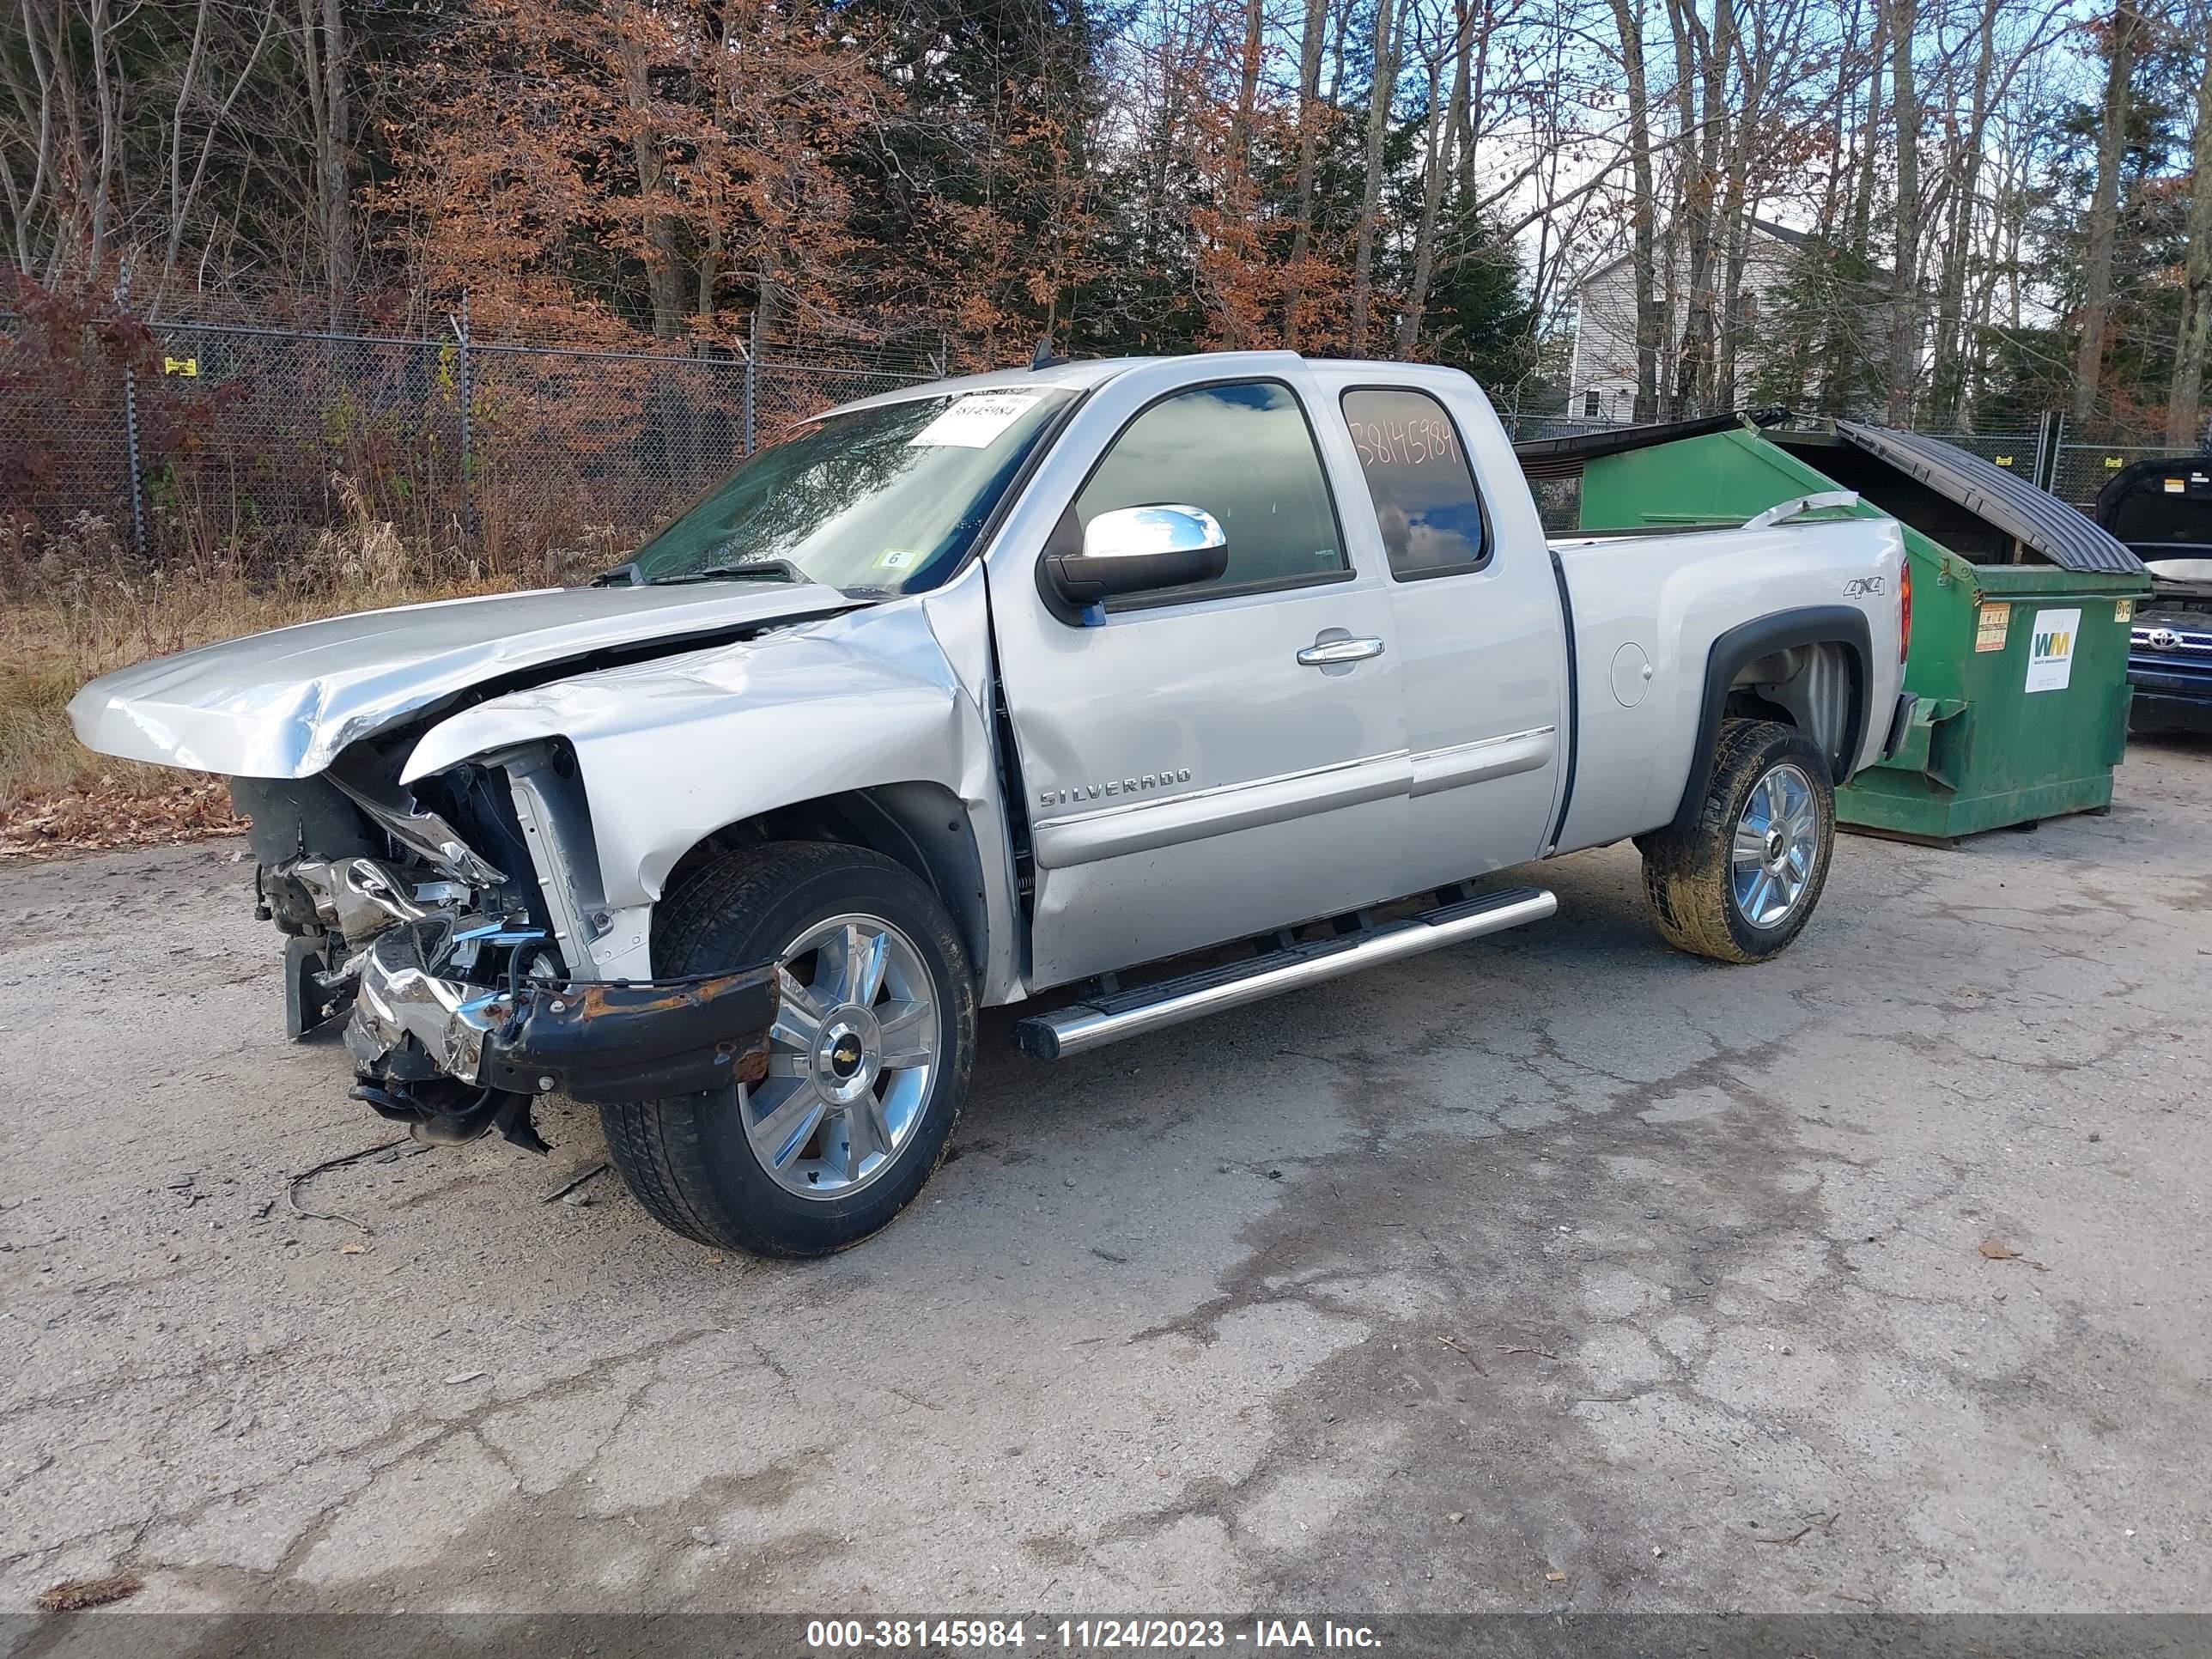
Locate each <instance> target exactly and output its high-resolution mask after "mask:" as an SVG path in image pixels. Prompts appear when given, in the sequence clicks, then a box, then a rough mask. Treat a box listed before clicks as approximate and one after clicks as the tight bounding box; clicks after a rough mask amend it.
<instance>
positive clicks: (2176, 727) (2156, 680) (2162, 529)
mask: <svg viewBox="0 0 2212 1659" xmlns="http://www.w3.org/2000/svg"><path fill="white" fill-rule="evenodd" d="M2097 522H2098V523H2099V524H2100V525H2102V526H2104V527H2105V528H2106V529H2107V530H2109V531H2110V532H2112V534H2113V535H2114V536H2117V537H2118V538H2119V539H2120V540H2122V541H2124V542H2125V543H2126V544H2128V546H2129V547H2130V549H2132V550H2134V552H2135V555H2136V557H2137V558H2139V559H2141V560H2142V562H2143V563H2144V565H2145V566H2146V567H2147V568H2148V569H2149V571H2150V575H2151V583H2152V586H2151V596H2150V599H2148V601H2147V602H2146V603H2145V605H2143V608H2142V610H2140V611H2137V612H2136V617H2135V624H2134V626H2135V633H2134V637H2133V640H2132V641H2131V643H2130V647H2129V650H2128V684H2130V685H2131V686H2133V687H2134V688H2135V702H2134V708H2133V711H2132V713H2131V714H2130V716H2129V720H2128V724H2129V726H2130V729H2132V730H2134V731H2136V732H2168V731H2185V732H2212V453H2207V454H2201V455H2183V456H2172V457H2168V458H2167V459H2163V460H2153V461H2138V462H2136V464H2135V465H2133V466H2130V467H2129V468H2127V469H2126V470H2124V471H2122V472H2120V473H2119V474H2118V476H2116V477H2114V478H2113V479H2112V482H2111V483H2108V484H2106V486H2105V487H2104V489H2102V490H2100V491H2099V492H2098V495H2097Z"/></svg>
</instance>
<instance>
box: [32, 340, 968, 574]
mask: <svg viewBox="0 0 2212 1659" xmlns="http://www.w3.org/2000/svg"><path fill="white" fill-rule="evenodd" d="M102 332H103V337H100V338H98V339H89V340H88V341H87V342H86V343H83V345H82V349H79V348H78V347H77V346H76V345H75V344H74V343H71V344H70V345H69V346H68V348H67V349H61V350H57V349H54V343H53V342H51V341H42V342H39V343H38V344H39V345H40V346H42V347H43V348H44V349H41V350H32V349H28V348H29V346H30V344H31V343H30V342H28V341H27V340H25V339H23V338H22V337H21V334H20V333H19V331H16V330H14V329H11V328H10V327H9V320H8V319H0V517H4V518H5V520H8V521H9V522H10V523H12V524H13V526H15V531H14V533H15V536H16V538H17V539H18V540H19V541H20V540H21V538H22V535H23V533H24V532H25V530H26V529H27V527H29V526H33V525H35V526H37V527H38V529H39V530H40V531H42V532H45V533H46V535H48V536H49V537H52V536H57V535H73V536H75V537H76V538H79V539H84V538H95V539H101V540H105V541H107V542H111V543H112V544H114V545H116V546H118V547H120V548H129V549H132V550H135V551H136V552H137V553H138V554H139V555H141V556H144V557H146V558H148V559H149V560H153V561H155V562H173V561H176V560H180V559H196V560H198V561H201V562H215V561H220V562H225V563H228V564H234V565H244V566H246V567H248V568H289V567H291V566H294V565H296V564H297V563H298V562H301V561H302V560H312V559H314V558H316V557H318V556H323V555H326V554H327V555H329V556H337V557H341V558H352V559H362V558H373V557H375V556H378V550H380V549H381V550H385V551H386V553H387V554H390V555H392V556H397V555H398V553H399V552H400V551H401V550H406V549H413V550H417V551H418V552H419V551H420V550H437V551H440V552H449V553H451V554H452V555H453V556H455V557H457V558H458V559H459V560H460V561H463V562H465V563H466V564H467V565H468V566H469V567H470V568H472V569H474V570H476V571H477V572H480V573H481V574H487V575H493V576H524V577H526V576H531V575H533V574H544V575H548V576H554V577H558V576H560V575H562V574H573V571H572V570H571V569H570V567H572V566H574V565H577V564H579V563H588V562H591V561H592V560H599V561H601V562H604V560H605V555H607V554H608V553H610V552H617V551H618V550H625V549H627V548H628V547H629V546H632V545H635V543H636V542H637V541H638V540H639V539H640V538H642V537H643V536H644V535H646V534H647V533H648V532H651V531H652V530H653V529H654V528H656V527H658V526H660V525H662V524H665V523H666V522H667V521H668V520H669V519H671V517H673V516H674V515H675V513H678V511H680V510H681V509H682V508H683V507H684V506H685V505H686V504H687V503H688V502H689V501H690V500H691V499H692V498H693V497H694V496H696V495H698V494H699V493H700V492H701V491H702V490H704V489H707V488H708V487H709V486H710V485H712V484H713V483H715V482H717V481H718V480H719V479H720V478H721V477H723V476H724V475H726V473H727V472H728V471H729V470H730V469H731V467H732V465H735V463H736V462H737V461H738V460H739V459H742V458H743V457H744V456H745V455H747V454H749V453H751V452H752V451H753V450H754V449H755V448H757V447H761V446H763V445H765V444H769V443H772V442H774V441H775V440H776V438H777V437H778V436H779V435H780V434H781V432H782V431H783V430H784V429H786V428H788V427H789V425H790V424H791V423H792V422H794V421H797V420H799V419H802V418H804V417H805V416H809V415H812V414H815V413H817V412H819V411H820V410H823V409H825V408H828V407H829V406H831V405H833V404H839V403H843V402H847V401H848V400H850V399H852V398H861V397H866V396H868V395H870V394H872V393H874V392H884V391H889V390H891V389H894V388H896V387H897V386H905V385H910V384H913V383H914V382H915V381H918V380H925V379H927V378H929V377H930V376H931V374H933V373H934V372H935V370H934V368H933V366H931V365H928V364H926V363H921V362H884V361H875V362H870V361H867V360H866V359H865V358H862V357H860V356H858V355H857V354H854V353H851V352H849V351H842V350H837V349H824V350H818V351H807V350H805V349H802V348H790V349H782V350H776V349H769V350H763V351H760V352H758V353H757V354H754V355H753V356H750V357H748V356H744V355H741V354H738V353H735V352H731V353H727V354H726V355H719V356H676V355H664V354H648V353H638V352H621V351H599V350H581V349H564V348H557V347H550V346H534V345H509V344H500V343H485V342H483V341H473V340H471V339H469V338H468V337H466V336H465V335H464V334H461V333H459V332H458V331H457V332H456V333H455V334H453V336H451V337H447V338H442V339H430V340H422V339H403V338H389V337H375V336H369V335H355V334H318V333H302V332H297V331H284V330H276V329H263V328H249V327H240V326H235V325H199V324H174V325H161V326H159V327H155V328H151V329H144V328H139V327H138V326H137V325H129V331H128V332H125V331H122V330H109V331H102ZM11 335H12V336H15V338H13V339H11V338H10V336H11ZM19 346H20V347H22V348H24V356H25V358H35V359H36V360H37V361H35V362H23V361H13V362H11V358H13V357H14V356H15V351H16V350H17V349H18V348H19ZM371 574H374V573H371Z"/></svg>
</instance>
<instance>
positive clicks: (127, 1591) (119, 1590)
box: [39, 1572, 145, 1613]
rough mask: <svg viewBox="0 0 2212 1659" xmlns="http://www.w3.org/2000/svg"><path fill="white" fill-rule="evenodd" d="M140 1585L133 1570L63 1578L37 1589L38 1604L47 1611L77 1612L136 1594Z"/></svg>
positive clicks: (141, 1585)
mask: <svg viewBox="0 0 2212 1659" xmlns="http://www.w3.org/2000/svg"><path fill="white" fill-rule="evenodd" d="M144 1588H145V1585H144V1584H143V1583H142V1582H141V1581H140V1579H139V1577H138V1576H137V1574H136V1573H131V1572H118V1573H111V1574H109V1575H108V1576H107V1577H105V1578H64V1579H63V1580H62V1582H61V1583H58V1584H54V1585H51V1586H49V1587H48V1588H47V1589H42V1590H40V1592H39V1606H40V1608H41V1609H42V1610H43V1611H45V1612H47V1613H81V1612H82V1611H83V1610H84V1609H85V1608H87V1607H106V1605H107V1604H108V1603H109V1602H110V1601H121V1600H122V1599H123V1598H124V1597H125V1596H126V1595H137V1594H138V1592H139V1591H140V1590H142V1589H144Z"/></svg>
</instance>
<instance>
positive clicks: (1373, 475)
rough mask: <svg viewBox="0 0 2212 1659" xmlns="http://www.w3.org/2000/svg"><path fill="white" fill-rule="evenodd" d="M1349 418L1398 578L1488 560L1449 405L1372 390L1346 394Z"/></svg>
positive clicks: (1484, 530) (1474, 566)
mask: <svg viewBox="0 0 2212 1659" xmlns="http://www.w3.org/2000/svg"><path fill="white" fill-rule="evenodd" d="M1344 419H1345V424H1346V426H1348V427H1350V428H1351V429H1352V448H1353V449H1354V450H1355V451H1356V452H1358V456H1359V470H1360V471H1361V472H1362V473H1364V475H1365V476H1366V479H1367V493H1368V494H1369V495H1371V496H1372V497H1373V498H1374V501H1375V525H1376V529H1378V530H1380V531H1381V532H1383V550H1384V551H1386V552H1387V553H1389V556H1390V574H1391V575H1392V576H1393V577H1394V578H1395V579H1396V580H1399V581H1416V580H1420V579H1422V578H1424V577H1428V576H1449V575H1455V574H1459V573H1460V572H1462V571H1467V570H1479V569H1480V568H1482V567H1483V566H1484V565H1485V564H1486V563H1488V562H1489V560H1490V536H1489V526H1488V524H1487V523H1486V520H1485V518H1484V515H1483V511H1482V497H1481V495H1480V494H1479V493H1478V492H1477V491H1476V489H1475V487H1474V472H1473V471H1471V470H1469V468H1468V460H1467V448H1466V446H1465V445H1463V444H1462V443H1461V442H1460V437H1459V428H1456V427H1455V426H1454V425H1453V424H1452V418H1451V416H1449V414H1447V413H1446V412H1445V410H1444V406H1443V404H1440V403H1438V402H1437V400H1436V399H1435V398H1431V396H1429V394H1428V393H1427V392H1413V391H1409V390H1407V389H1406V388H1403V387H1394V388H1390V389H1388V390H1382V389H1375V388H1369V389H1364V390H1360V391H1353V392H1346V393H1345V394H1344Z"/></svg>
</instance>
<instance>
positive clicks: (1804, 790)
mask: <svg viewBox="0 0 2212 1659" xmlns="http://www.w3.org/2000/svg"><path fill="white" fill-rule="evenodd" d="M1819 856H1820V798H1819V797H1818V796H1817V795H1815V794H1814V791H1813V781H1812V779H1810V778H1809V777H1808V776H1806V775H1805V770H1804V769H1803V768H1802V767H1801V766H1799V765H1797V764H1796V763H1795V762H1794V761H1784V762H1782V763H1780V764H1778V765H1776V766H1771V767H1769V768H1768V769H1766V772H1765V775H1763V776H1761V777H1760V779H1759V781H1758V782H1757V783H1754V784H1753V785H1752V787H1751V795H1750V798H1749V799H1747V800H1746V801H1745V802H1744V804H1743V814H1742V816H1741V817H1739V818H1737V819H1736V823H1735V846H1734V848H1733V850H1732V851H1731V853H1730V854H1729V896H1730V897H1731V898H1732V899H1733V900H1734V901H1735V908H1736V912H1737V914H1738V915H1741V916H1742V917H1743V919H1744V920H1745V921H1747V922H1749V923H1750V924H1751V925H1752V926H1753V927H1780V926H1781V925H1782V924H1783V923H1784V922H1785V921H1788V920H1789V919H1790V913H1791V912H1792V911H1794V910H1795V909H1796V908H1797V902H1798V900H1800V899H1801V898H1802V897H1803V896H1805V889H1806V886H1807V884H1808V883H1809V882H1810V881H1811V880H1812V878H1813V864H1814V860H1816V859H1817V858H1819Z"/></svg>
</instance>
